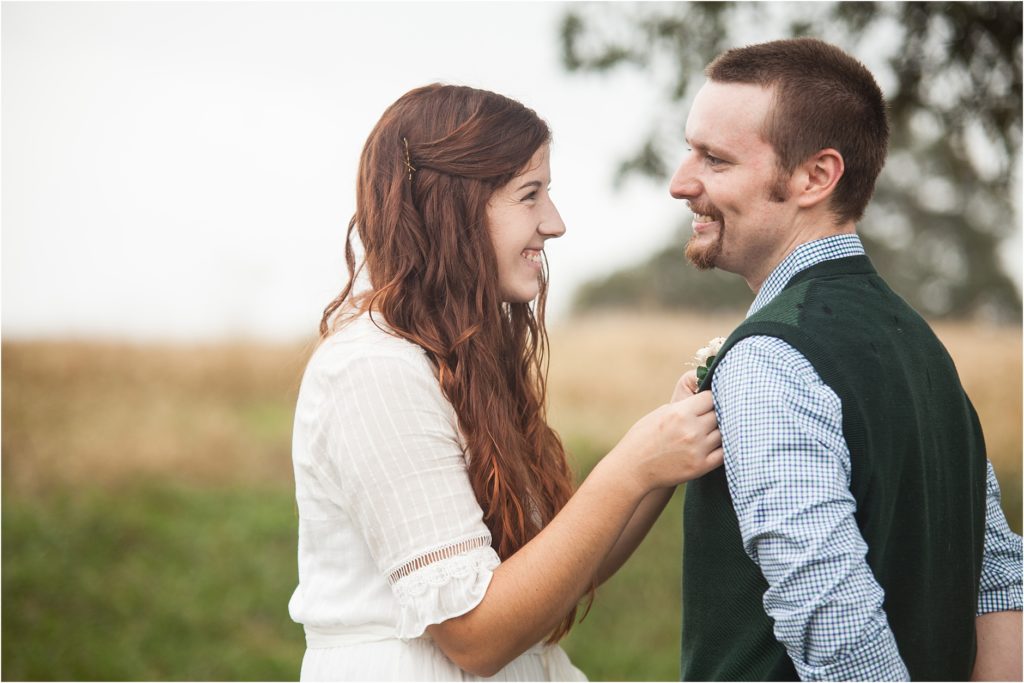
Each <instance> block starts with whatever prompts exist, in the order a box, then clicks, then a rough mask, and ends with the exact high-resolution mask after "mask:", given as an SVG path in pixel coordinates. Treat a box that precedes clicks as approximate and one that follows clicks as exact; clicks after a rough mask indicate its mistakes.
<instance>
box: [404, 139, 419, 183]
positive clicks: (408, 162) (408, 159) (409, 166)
mask: <svg viewBox="0 0 1024 683" xmlns="http://www.w3.org/2000/svg"><path fill="white" fill-rule="evenodd" d="M402 142H404V143H405V159H403V160H402V161H403V162H405V167H406V168H407V169H409V180H412V174H413V173H414V172H415V171H416V167H415V166H413V165H412V158H411V157H410V156H409V141H408V140H406V139H405V138H404V137H403V138H402Z"/></svg>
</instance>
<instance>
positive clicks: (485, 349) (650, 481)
mask: <svg viewBox="0 0 1024 683" xmlns="http://www.w3.org/2000/svg"><path fill="white" fill-rule="evenodd" d="M549 139H550V132H549V131H548V128H547V126H546V125H545V124H544V122H543V121H541V120H540V119H539V118H538V117H537V115H536V114H535V113H534V112H533V111H531V110H529V109H527V108H526V107H524V106H522V105H521V104H519V103H518V102H515V101H512V100H510V99H508V98H505V97H502V96H500V95H496V94H494V93H490V92H485V91H480V90H474V89H471V88H466V87H456V86H442V85H431V86H427V87H424V88H419V89H416V90H413V91H411V92H409V93H407V94H406V95H404V96H403V97H401V98H400V99H399V100H398V101H397V102H395V103H394V104H393V105H392V106H391V107H390V108H389V109H388V110H387V111H386V112H385V113H384V115H383V117H382V118H381V120H380V121H379V122H378V123H377V125H376V127H375V128H374V130H373V132H372V133H371V134H370V137H369V139H368V140H367V142H366V146H365V148H364V149H363V154H362V158H361V162H360V168H359V179H358V185H357V201H356V213H355V216H354V217H353V219H352V221H351V223H350V224H349V230H348V240H347V243H346V250H345V251H346V261H347V263H348V269H349V276H350V280H349V284H348V285H347V286H346V287H345V289H344V290H343V291H342V293H341V295H340V296H338V298H337V299H335V300H334V301H333V302H332V303H331V304H330V305H329V306H328V307H327V309H326V311H325V312H324V317H323V320H322V322H321V326H320V332H321V344H320V346H319V347H318V348H317V350H316V352H315V353H314V355H313V357H312V358H311V360H310V362H309V366H308V368H307V370H306V374H305V376H304V378H303V382H302V388H301V390H300V393H299V399H298V405H297V408H296V417H295V435H294V455H293V457H294V462H295V477H296V495H297V498H298V506H299V518H300V523H299V586H298V588H297V589H296V591H295V594H294V596H293V597H292V600H291V603H290V605H289V607H290V611H291V615H292V618H293V619H295V620H296V621H297V622H300V623H302V624H304V626H305V631H306V639H307V646H308V649H307V651H306V655H305V658H304V659H303V665H302V678H303V680H318V679H364V680H365V679H407V680H453V679H467V680H472V679H474V678H476V677H487V676H496V677H498V678H499V679H504V680H546V679H556V680H557V679H561V680H566V679H580V678H582V674H580V672H579V671H578V670H577V669H575V668H574V667H573V666H572V665H571V664H570V663H569V661H568V659H567V658H566V656H565V654H564V652H563V651H562V650H561V649H560V648H558V647H557V646H556V645H555V643H557V641H558V640H559V639H560V638H561V637H562V636H564V635H565V634H566V633H567V632H568V631H569V629H570V627H571V626H572V624H573V621H574V618H575V607H576V604H577V603H578V602H579V600H580V599H581V598H582V597H583V596H584V595H586V594H587V593H588V592H591V591H592V590H593V588H594V587H595V586H596V585H597V584H598V583H599V582H601V581H603V580H604V579H605V578H607V577H608V576H610V575H611V574H612V573H614V572H615V570H616V569H617V568H618V567H619V565H621V564H622V562H624V561H625V559H626V558H627V557H628V556H629V555H630V553H632V551H633V550H634V549H635V548H636V546H637V544H638V543H639V542H640V540H641V539H642V538H643V536H644V535H645V534H646V533H647V531H648V529H649V528H650V526H651V524H653V522H654V520H655V519H656V517H657V515H658V513H660V511H661V510H662V508H663V507H664V505H665V504H666V502H667V501H668V499H669V497H670V496H671V493H672V487H674V486H675V485H676V484H678V483H680V482H682V481H685V480H688V479H691V478H694V477H697V476H700V475H702V474H704V473H705V472H707V471H709V470H711V469H713V468H714V467H717V466H718V465H719V464H720V463H721V460H722V452H721V448H720V444H721V440H720V436H719V433H718V430H717V424H716V423H715V417H714V411H713V409H712V406H711V400H710V397H709V393H710V392H704V393H703V394H700V395H698V396H693V397H690V398H686V399H685V400H683V401H680V402H677V403H673V404H669V405H665V406H662V407H661V408H659V409H658V410H656V411H654V412H652V413H651V414H649V415H647V416H645V417H644V418H642V419H641V420H640V421H639V422H637V423H636V424H635V425H634V426H633V427H632V428H631V429H630V430H629V432H628V433H627V434H626V435H625V436H624V437H623V438H622V440H621V441H620V442H619V443H618V445H616V447H615V448H614V449H613V450H612V451H611V452H610V453H608V454H607V455H606V456H605V457H604V458H603V459H602V460H601V462H600V463H599V464H598V465H597V466H596V467H595V468H594V470H593V471H592V472H591V474H590V476H588V477H587V479H586V480H585V481H584V482H583V483H582V484H581V485H580V487H579V489H578V490H577V491H576V492H575V493H573V480H572V475H571V473H570V471H569V467H568V465H567V463H566V458H565V452H564V450H563V448H562V444H561V442H560V441H559V439H558V436H557V435H556V434H555V433H554V432H553V431H552V430H551V428H550V427H549V426H548V424H547V423H546V421H545V418H544V399H545V395H544V392H545V388H544V381H545V373H544V368H545V367H546V366H545V363H544V356H545V350H546V340H547V336H546V332H545V329H544V322H543V321H544V300H545V283H546V279H545V276H544V267H543V264H544V259H543V249H544V243H545V241H546V240H548V239H551V238H554V237H558V236H560V235H562V233H563V232H564V231H565V226H564V225H563V224H562V220H561V218H560V217H559V215H558V211H557V210H556V209H555V206H554V204H553V203H552V201H551V198H550V196H549V195H548V189H547V188H548V185H549V183H550V168H549V158H548V143H549ZM353 229H358V231H359V238H360V242H361V243H362V246H363V248H364V250H365V255H364V259H363V263H362V265H360V267H359V268H358V269H357V268H356V260H355V256H354V249H353V245H352V230H353ZM364 266H365V267H366V268H367V270H368V275H369V282H370V287H369V289H368V290H367V291H364V292H360V293H356V292H354V291H353V288H354V286H355V283H356V282H357V280H358V277H357V276H358V275H359V272H360V271H361V269H362V268H363V267H364ZM534 302H535V304H534ZM534 305H535V306H536V308H535V309H534V307H533V306H534ZM534 310H536V314H535V313H534Z"/></svg>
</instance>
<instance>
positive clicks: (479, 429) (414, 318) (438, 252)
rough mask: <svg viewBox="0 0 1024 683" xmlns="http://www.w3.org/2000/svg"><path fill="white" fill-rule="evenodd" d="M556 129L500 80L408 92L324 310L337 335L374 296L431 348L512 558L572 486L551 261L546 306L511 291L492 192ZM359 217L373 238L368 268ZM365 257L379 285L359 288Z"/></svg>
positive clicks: (495, 527) (372, 147)
mask: <svg viewBox="0 0 1024 683" xmlns="http://www.w3.org/2000/svg"><path fill="white" fill-rule="evenodd" d="M550 138H551V133H550V131H549V129H548V127H547V124H545V123H544V121H542V120H541V119H540V118H539V117H538V116H537V114H536V113H535V112H533V111H532V110H530V109H528V108H526V107H524V106H523V105H522V104H520V103H519V102H516V101H514V100H511V99H509V98H507V97H503V96H501V95H497V94H495V93H491V92H487V91H483V90H476V89H473V88H468V87H463V86H450V85H440V84H433V85H428V86H425V87H422V88H417V89H415V90H412V91H410V92H408V93H406V94H405V95H403V96H402V97H401V98H400V99H399V100H398V101H396V102H395V103H394V104H393V105H391V107H389V108H388V110H387V111H385V112H384V115H383V116H382V117H381V119H380V121H379V122H378V123H377V125H376V127H374V129H373V132H371V133H370V137H369V138H368V139H367V141H366V146H365V147H364V148H363V153H362V157H361V159H360V164H359V176H358V182H357V187H356V213H355V216H353V218H352V220H351V221H350V223H349V227H348V235H347V238H346V243H345V261H346V263H347V265H348V272H349V282H348V284H347V285H346V286H345V288H344V289H343V290H342V292H341V294H340V295H339V296H338V297H337V298H336V299H334V301H332V302H331V303H330V305H328V306H327V308H326V309H325V310H324V315H323V319H322V320H321V322H320V336H321V338H325V337H327V336H328V335H330V334H331V333H332V332H333V331H334V330H335V329H337V328H338V326H339V325H341V324H344V321H345V320H347V319H349V317H350V316H351V315H354V314H356V313H358V312H359V311H362V310H367V309H368V310H370V312H371V315H375V314H377V313H379V314H380V315H381V316H383V318H384V320H385V321H386V322H387V325H388V326H389V327H390V328H391V329H392V330H393V331H394V332H395V333H396V334H398V335H400V336H401V337H404V338H405V339H408V340H409V341H411V342H413V343H415V344H418V345H419V346H421V347H422V348H423V349H425V350H426V352H427V355H428V356H429V357H430V359H431V361H432V362H433V363H434V365H435V366H436V367H437V371H438V377H439V379H440V383H441V388H442V390H443V391H444V394H445V396H446V397H447V398H448V400H449V401H450V402H451V404H452V406H453V407H454V409H455V413H456V414H457V415H458V419H459V426H460V428H461V431H462V434H463V436H464V437H465V440H466V444H467V447H468V452H469V458H468V469H469V477H470V481H471V483H472V486H473V491H474V493H475V494H476V498H477V501H478V502H479V503H480V507H481V508H482V509H483V512H484V522H485V523H486V524H487V527H488V528H489V529H490V531H491V537H492V545H493V547H494V549H495V550H496V551H497V553H498V555H499V557H501V558H502V559H503V560H504V559H507V558H508V557H510V556H511V555H512V554H513V553H515V552H516V551H517V550H518V549H519V548H521V547H522V546H524V545H525V544H526V543H527V542H528V541H529V540H530V539H532V538H533V537H534V536H536V535H537V533H538V532H539V531H540V530H541V529H542V528H543V527H544V526H545V525H546V524H547V523H548V522H550V521H551V519H552V518H553V517H554V516H555V514H556V513H557V512H558V511H559V510H560V509H561V508H562V507H563V506H564V505H565V503H566V501H567V500H568V499H569V497H570V496H571V495H572V490H573V477H572V473H571V472H570V470H569V466H568V463H567V461H566V457H565V450H564V448H563V446H562V443H561V441H560V440H559V438H558V435H557V434H555V432H554V431H553V430H552V429H551V428H550V427H549V426H548V424H547V421H546V418H545V406H544V399H545V376H546V373H547V361H546V353H547V332H546V330H545V327H544V304H545V299H546V293H547V277H546V273H542V275H541V279H540V294H539V296H538V298H537V302H536V314H535V313H534V310H533V308H532V307H531V306H530V304H525V303H505V302H502V301H501V299H500V297H499V289H498V275H497V272H498V266H497V260H496V257H495V254H494V247H493V244H492V242H491V238H490V233H489V230H488V225H487V203H488V201H489V199H490V198H491V196H492V195H493V194H494V192H495V191H496V190H497V189H499V188H501V187H503V186H504V185H506V184H507V183H508V182H510V181H511V180H512V179H513V178H514V177H515V176H517V175H519V174H520V173H522V172H523V171H524V169H525V168H526V166H527V164H528V163H529V162H530V160H531V159H532V157H533V155H534V153H535V152H536V151H537V150H538V149H540V147H541V146H542V145H545V144H547V143H548V142H549V141H550ZM407 161H408V162H409V164H411V166H412V167H413V168H414V169H415V171H411V170H410V168H409V167H408V165H407V163H406V162H407ZM410 175H411V179H410ZM353 229H357V230H358V233H359V239H360V241H361V243H362V245H363V249H364V257H363V262H362V263H361V264H360V266H359V268H358V269H357V268H356V263H355V257H354V250H353V246H352V230H353ZM364 266H365V267H366V268H367V269H368V272H369V277H370V283H371V289H370V291H369V292H367V293H365V295H360V296H359V297H354V298H353V297H352V296H351V295H352V294H353V286H354V284H355V281H356V277H357V275H358V273H359V270H361V269H362V268H363V267H364ZM545 270H546V268H545ZM346 302H348V303H346ZM591 595H592V593H591ZM575 616H576V610H575V609H573V610H572V611H571V612H570V613H569V614H568V615H566V618H565V619H564V621H563V622H562V623H561V624H560V626H559V627H558V628H557V629H556V630H555V631H554V632H553V633H552V634H551V636H550V639H549V641H550V642H556V641H558V640H559V639H560V638H561V637H562V636H564V635H565V634H566V633H568V631H569V629H570V628H571V627H572V624H573V622H574V620H575Z"/></svg>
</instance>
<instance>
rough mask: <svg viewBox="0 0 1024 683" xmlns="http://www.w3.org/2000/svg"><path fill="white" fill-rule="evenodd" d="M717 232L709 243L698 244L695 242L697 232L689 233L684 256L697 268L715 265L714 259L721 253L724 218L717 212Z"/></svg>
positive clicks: (707, 268)
mask: <svg viewBox="0 0 1024 683" xmlns="http://www.w3.org/2000/svg"><path fill="white" fill-rule="evenodd" d="M716 219H717V220H718V234H717V235H715V238H714V240H713V241H712V242H711V244H708V245H706V246H700V245H698V244H697V233H693V234H692V235H690V241H689V242H687V243H686V258H687V259H689V260H690V263H692V264H693V265H695V266H696V267H697V269H698V270H711V269H712V268H714V267H715V261H717V260H718V257H719V255H720V254H721V253H722V242H723V240H724V238H725V220H724V219H723V218H722V216H721V215H720V214H719V215H717V216H716Z"/></svg>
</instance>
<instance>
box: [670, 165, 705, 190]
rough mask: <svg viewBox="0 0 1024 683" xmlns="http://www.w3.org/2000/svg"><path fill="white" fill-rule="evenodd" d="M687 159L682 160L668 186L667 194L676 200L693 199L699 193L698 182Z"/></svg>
mask: <svg viewBox="0 0 1024 683" xmlns="http://www.w3.org/2000/svg"><path fill="white" fill-rule="evenodd" d="M692 166H693V165H692V164H691V163H690V159H689V157H687V158H684V159H683V161H682V163H680V164H679V168H677V169H676V172H675V173H674V174H673V175H672V180H671V181H670V182H669V184H668V191H669V193H670V194H671V195H672V196H673V197H675V198H676V199H693V198H694V197H699V196H700V193H701V186H700V182H699V181H698V180H697V176H696V174H695V173H694V172H693V168H692Z"/></svg>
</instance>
